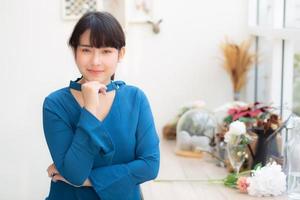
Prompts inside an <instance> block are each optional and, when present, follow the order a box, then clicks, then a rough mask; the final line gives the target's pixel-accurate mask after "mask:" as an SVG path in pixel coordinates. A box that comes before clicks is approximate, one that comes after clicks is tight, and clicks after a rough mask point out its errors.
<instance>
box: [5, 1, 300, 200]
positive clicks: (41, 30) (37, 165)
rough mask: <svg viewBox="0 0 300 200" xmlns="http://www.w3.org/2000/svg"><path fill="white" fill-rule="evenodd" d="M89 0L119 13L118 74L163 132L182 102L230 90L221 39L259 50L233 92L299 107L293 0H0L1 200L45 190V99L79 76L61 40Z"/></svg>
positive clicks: (299, 18) (299, 11)
mask: <svg viewBox="0 0 300 200" xmlns="http://www.w3.org/2000/svg"><path fill="white" fill-rule="evenodd" d="M93 9H97V10H106V11H109V12H111V13H113V14H114V15H115V16H116V17H117V18H118V19H119V20H120V22H121V23H122V26H123V28H124V30H125V32H126V38H127V45H126V47H127V53H126V56H125V59H124V60H123V62H122V63H121V64H120V65H119V67H118V72H117V75H116V79H121V80H124V81H125V82H126V83H127V84H129V85H130V84H133V85H136V86H138V87H140V88H142V89H143V90H144V91H145V93H146V94H147V96H148V98H149V99H150V102H151V106H152V110H153V113H154V116H155V122H156V127H157V130H158V132H159V134H160V136H161V135H162V128H163V126H164V125H165V124H166V123H168V122H169V121H170V120H171V119H172V118H173V117H174V116H175V115H176V114H177V112H178V110H179V109H180V108H181V107H182V106H183V105H185V104H186V103H189V102H195V101H201V102H205V107H206V108H207V109H215V108H217V107H219V106H221V105H223V104H224V103H226V102H231V101H233V100H234V96H235V93H236V92H237V91H234V88H233V83H232V81H231V78H230V75H229V73H228V72H227V71H226V69H225V68H224V56H223V52H222V49H221V48H220V47H221V44H223V43H224V42H226V41H232V42H234V43H236V44H240V43H241V42H242V41H245V40H248V39H249V38H251V47H250V48H249V51H251V52H253V53H254V54H256V55H258V56H257V59H256V60H254V61H253V63H252V64H251V68H249V70H248V71H247V74H246V83H245V84H244V86H243V87H242V89H241V90H239V91H238V93H239V94H238V95H239V98H238V100H241V101H245V102H255V101H263V102H272V103H273V104H274V105H276V106H278V107H279V108H280V109H282V111H283V110H284V109H290V110H293V111H294V112H295V113H298V114H299V113H300V41H299V39H300V38H299V35H300V1H299V0H285V1H284V0H226V1H221V0H210V1H193V0H186V1H179V0H163V1H158V0H152V1H150V0H148V1H143V0H94V1H93V0H90V1H89V0H81V1H80V0H54V1H46V0H27V1H17V0H0V44H1V45H2V47H1V48H0V56H1V57H0V69H1V78H0V85H1V88H2V89H1V101H0V102H1V106H2V111H1V113H2V114H1V115H0V124H1V127H2V129H1V131H0V133H1V139H0V141H1V143H0V157H1V170H0V177H1V178H2V179H1V181H0V188H1V189H0V199H1V200H14V199H28V200H29V199H30V200H38V199H43V198H44V197H45V196H46V195H47V193H48V190H49V178H48V177H47V173H46V169H47V167H48V166H49V164H51V163H52V162H51V158H50V154H49V152H48V149H47V146H46V142H45V139H44V134H43V130H42V103H43V100H44V98H45V97H46V96H47V95H48V94H49V93H50V92H52V91H54V90H56V89H59V88H62V87H66V86H68V84H69V81H70V80H75V79H76V78H77V77H79V76H80V74H79V72H78V71H77V67H76V65H75V63H74V59H73V55H72V52H71V49H70V48H69V47H68V45H67V41H68V39H69V36H70V34H71V31H72V29H73V27H74V25H75V23H76V21H77V19H78V17H80V16H81V15H82V13H84V12H86V11H87V10H93ZM226 38H227V40H226Z"/></svg>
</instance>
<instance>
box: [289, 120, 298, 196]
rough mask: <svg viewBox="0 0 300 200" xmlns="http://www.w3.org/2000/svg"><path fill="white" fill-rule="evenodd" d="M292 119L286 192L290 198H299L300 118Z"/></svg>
mask: <svg viewBox="0 0 300 200" xmlns="http://www.w3.org/2000/svg"><path fill="white" fill-rule="evenodd" d="M293 121H294V127H293V129H292V131H291V133H290V137H289V140H288V142H287V158H286V159H287V168H288V170H287V182H288V184H287V185H288V187H287V193H288V196H289V198H291V199H300V118H299V117H296V118H294V119H293Z"/></svg>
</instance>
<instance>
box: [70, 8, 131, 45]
mask: <svg viewBox="0 0 300 200" xmlns="http://www.w3.org/2000/svg"><path fill="white" fill-rule="evenodd" d="M88 29H90V30H91V34H90V44H91V46H92V47H96V48H100V47H113V48H116V49H119V50H120V49H121V48H122V47H124V46H125V34H124V32H123V29H122V27H121V25H120V23H119V22H118V21H117V19H116V18H115V17H114V16H112V15H111V14H110V13H108V12H99V11H96V12H88V13H86V14H84V15H83V16H82V17H81V18H80V19H79V21H78V22H77V24H76V25H75V27H74V30H73V32H72V35H71V37H70V39H69V45H70V46H71V47H72V48H73V50H76V49H77V47H78V45H79V39H80V36H81V35H82V34H83V33H84V32H85V31H86V30H88Z"/></svg>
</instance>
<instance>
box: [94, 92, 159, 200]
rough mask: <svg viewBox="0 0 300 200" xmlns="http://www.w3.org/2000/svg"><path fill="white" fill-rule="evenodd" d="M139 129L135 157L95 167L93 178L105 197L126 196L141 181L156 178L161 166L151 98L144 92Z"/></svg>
mask: <svg viewBox="0 0 300 200" xmlns="http://www.w3.org/2000/svg"><path fill="white" fill-rule="evenodd" d="M141 94H142V95H141V101H140V109H139V117H138V125H137V130H136V139H137V143H136V152H135V154H136V156H135V160H133V161H131V162H129V163H124V164H118V165H110V166H105V167H100V168H95V169H93V170H92V172H91V174H90V177H89V179H90V181H91V183H92V185H93V187H94V188H95V190H96V192H97V194H98V195H99V196H100V198H101V199H102V198H103V199H111V197H116V198H114V199H126V198H125V197H128V194H130V192H131V191H133V190H134V188H136V187H137V185H138V184H140V183H143V182H145V181H148V180H152V179H154V178H155V177H156V176H157V174H158V170H159V160H160V153H159V138H158V136H157V133H156V129H155V125H154V120H153V116H152V112H151V108H150V105H149V102H148V100H147V98H146V96H145V95H144V93H142V92H141Z"/></svg>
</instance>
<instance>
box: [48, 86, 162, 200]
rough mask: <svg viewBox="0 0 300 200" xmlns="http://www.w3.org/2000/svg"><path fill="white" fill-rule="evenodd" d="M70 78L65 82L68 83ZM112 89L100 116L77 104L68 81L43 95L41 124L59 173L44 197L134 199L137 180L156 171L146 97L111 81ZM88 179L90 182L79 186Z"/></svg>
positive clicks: (154, 137)
mask: <svg viewBox="0 0 300 200" xmlns="http://www.w3.org/2000/svg"><path fill="white" fill-rule="evenodd" d="M72 83H74V82H72V81H71V83H70V85H72ZM113 84H115V86H116V88H115V89H116V94H115V97H114V100H113V103H112V106H111V109H110V111H109V113H108V114H107V116H106V117H105V118H104V120H102V121H100V120H98V119H97V118H96V117H95V116H94V115H93V114H91V113H90V112H89V111H88V110H86V109H85V108H84V107H81V106H80V105H79V104H78V102H77V101H76V99H75V98H74V96H73V95H72V93H71V91H70V86H69V87H65V88H62V89H60V90H57V91H55V92H53V93H51V94H50V95H48V96H47V97H46V98H45V101H44V104H43V127H44V134H45V138H46V141H47V145H48V148H49V151H50V154H51V157H52V159H53V162H54V164H55V166H56V168H57V170H58V171H59V173H60V174H61V175H62V176H63V177H64V178H65V179H66V180H67V181H69V182H70V183H71V184H73V186H72V185H70V184H67V183H65V182H62V181H57V182H53V181H51V187H50V192H49V195H48V197H47V200H61V199H64V200H69V199H70V200H73V199H74V200H75V199H89V200H94V199H95V200H96V199H97V200H99V199H101V200H140V199H141V194H140V187H139V185H140V184H141V183H143V182H145V181H148V180H152V179H154V178H155V177H156V176H157V174H158V170H159V139H158V136H157V132H156V129H155V125H154V120H153V116H152V112H151V108H150V105H149V102H148V100H147V97H146V96H145V94H144V93H143V91H142V90H140V89H139V88H137V87H134V86H129V85H126V84H125V83H124V82H122V81H115V82H113ZM86 179H89V180H90V181H91V183H92V187H76V186H81V185H82V184H83V182H84V181H85V180H86Z"/></svg>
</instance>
